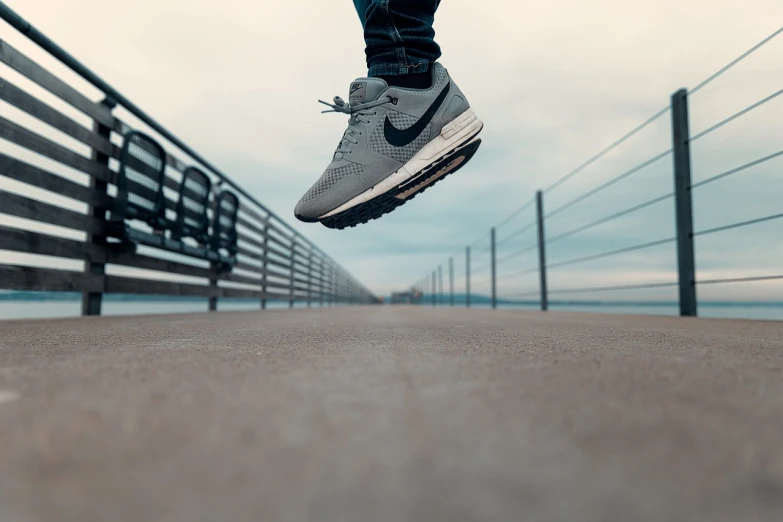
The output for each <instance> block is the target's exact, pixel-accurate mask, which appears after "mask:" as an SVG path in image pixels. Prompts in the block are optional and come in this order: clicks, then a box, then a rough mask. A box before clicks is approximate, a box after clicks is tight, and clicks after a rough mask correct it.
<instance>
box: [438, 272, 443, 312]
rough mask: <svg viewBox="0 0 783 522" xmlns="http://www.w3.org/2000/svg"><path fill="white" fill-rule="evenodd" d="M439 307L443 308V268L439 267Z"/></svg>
mask: <svg viewBox="0 0 783 522" xmlns="http://www.w3.org/2000/svg"><path fill="white" fill-rule="evenodd" d="M438 306H443V266H442V265H438Z"/></svg>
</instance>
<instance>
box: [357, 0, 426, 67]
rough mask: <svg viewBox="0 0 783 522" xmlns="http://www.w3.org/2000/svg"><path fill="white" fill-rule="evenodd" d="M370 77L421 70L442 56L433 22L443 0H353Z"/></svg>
mask: <svg viewBox="0 0 783 522" xmlns="http://www.w3.org/2000/svg"><path fill="white" fill-rule="evenodd" d="M353 3H354V5H355V6H356V11H357V12H358V13H359V19H360V20H361V21H362V27H364V42H365V44H366V45H367V48H366V49H365V53H366V55H367V68H368V69H369V72H368V75H369V76H398V75H403V74H411V73H422V72H426V71H428V70H429V67H430V64H431V63H433V62H435V61H436V60H437V59H438V58H440V47H439V46H438V44H436V43H435V39H434V38H435V31H434V30H433V29H432V23H433V21H434V20H435V11H436V10H437V9H438V4H440V0H353Z"/></svg>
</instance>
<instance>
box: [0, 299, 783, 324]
mask: <svg viewBox="0 0 783 522" xmlns="http://www.w3.org/2000/svg"><path fill="white" fill-rule="evenodd" d="M315 306H316V307H317V304H316V305H315ZM423 306H425V305H423ZM426 306H430V304H429V303H426ZM458 306H459V305H458ZM463 306H464V305H463ZM267 307H268V308H269V309H282V308H287V307H288V304H287V303H283V302H271V303H268V306H267ZM296 307H297V308H301V307H303V305H302V304H301V303H297V304H296ZM259 308H260V306H259V303H257V302H254V301H239V302H231V301H228V300H221V301H219V302H218V311H230V310H246V311H253V310H259ZM473 308H488V305H483V304H478V305H474V306H473ZM498 308H501V309H521V310H537V309H538V308H537V307H536V306H533V305H499V307H498ZM550 309H551V310H552V311H554V312H557V311H565V312H589V313H608V314H634V315H669V316H676V315H677V314H678V313H679V310H678V308H677V307H676V306H675V305H669V304H666V305H662V304H658V305H645V304H643V303H633V304H628V305H617V304H611V305H600V304H589V305H580V304H569V305H557V304H554V305H552V306H551V308H550ZM206 311H207V302H206V300H205V301H203V302H200V301H106V302H104V304H103V314H104V315H144V314H172V313H193V312H206ZM80 312H81V304H80V303H79V301H3V300H0V320H3V319H43V318H60V317H78V316H79V314H80ZM699 316H701V317H716V318H733V319H757V320H772V321H783V304H762V303H753V304H724V303H721V304H719V305H716V304H710V303H700V306H699Z"/></svg>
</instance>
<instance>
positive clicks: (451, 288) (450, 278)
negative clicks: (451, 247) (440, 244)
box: [449, 257, 454, 306]
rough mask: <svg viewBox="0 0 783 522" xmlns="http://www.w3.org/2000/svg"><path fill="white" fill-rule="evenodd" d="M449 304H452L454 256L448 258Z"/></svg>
mask: <svg viewBox="0 0 783 522" xmlns="http://www.w3.org/2000/svg"><path fill="white" fill-rule="evenodd" d="M449 304H450V305H451V306H454V258H453V257H450V258H449Z"/></svg>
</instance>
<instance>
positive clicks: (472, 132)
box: [294, 63, 483, 228]
mask: <svg viewBox="0 0 783 522" xmlns="http://www.w3.org/2000/svg"><path fill="white" fill-rule="evenodd" d="M431 72H432V85H431V86H430V88H428V89H405V88H400V87H389V85H388V84H387V83H386V82H385V81H383V80H382V79H380V78H359V79H357V80H356V81H354V82H353V83H352V84H351V87H350V96H349V99H348V103H347V104H346V103H345V102H344V101H343V100H342V99H341V98H340V97H339V96H338V97H335V99H334V104H329V103H326V102H323V101H322V102H321V103H324V104H325V105H328V106H330V107H331V108H332V109H331V110H329V111H324V112H338V113H344V114H348V115H349V116H350V118H349V120H348V129H347V130H346V131H345V133H344V134H343V137H342V139H341V140H340V144H339V145H338V147H337V150H336V151H335V153H334V156H333V158H332V162H331V163H330V164H329V166H328V167H327V168H326V172H324V174H323V175H322V176H321V178H320V179H319V180H318V181H317V182H316V183H315V185H313V186H312V187H311V188H310V190H308V191H307V192H306V193H305V195H304V196H302V199H301V200H299V203H297V205H296V208H295V209H294V214H295V215H296V217H297V219H299V220H301V221H305V222H321V223H322V224H323V225H325V226H327V227H329V228H345V227H351V226H355V225H358V224H359V223H366V222H367V221H369V220H371V219H375V218H378V217H381V216H382V215H383V214H386V213H388V212H391V211H392V210H394V209H395V208H396V207H398V206H400V205H402V204H404V203H405V202H406V201H408V200H410V199H412V198H413V197H414V196H415V195H416V194H418V193H420V192H422V191H424V190H425V189H426V188H427V187H429V186H431V185H432V184H434V183H435V182H437V181H439V180H440V179H443V178H444V177H445V176H446V175H447V174H450V173H452V172H455V171H457V170H458V169H459V168H461V167H462V166H464V165H465V163H467V161H468V160H470V158H471V157H473V154H475V152H476V150H477V149H478V147H479V145H480V144H481V140H480V139H478V137H477V135H478V133H479V132H481V129H482V127H483V123H481V120H479V119H478V117H477V116H476V115H475V114H474V112H473V110H472V109H471V108H470V104H469V103H468V100H467V98H466V97H465V95H464V94H462V92H461V91H460V90H459V87H457V85H456V84H455V83H454V81H453V80H452V79H451V78H450V76H449V74H448V72H447V71H446V69H445V68H444V67H443V66H442V65H441V64H439V63H435V64H434V65H433V67H432V68H431ZM319 101H320V100H319Z"/></svg>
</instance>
